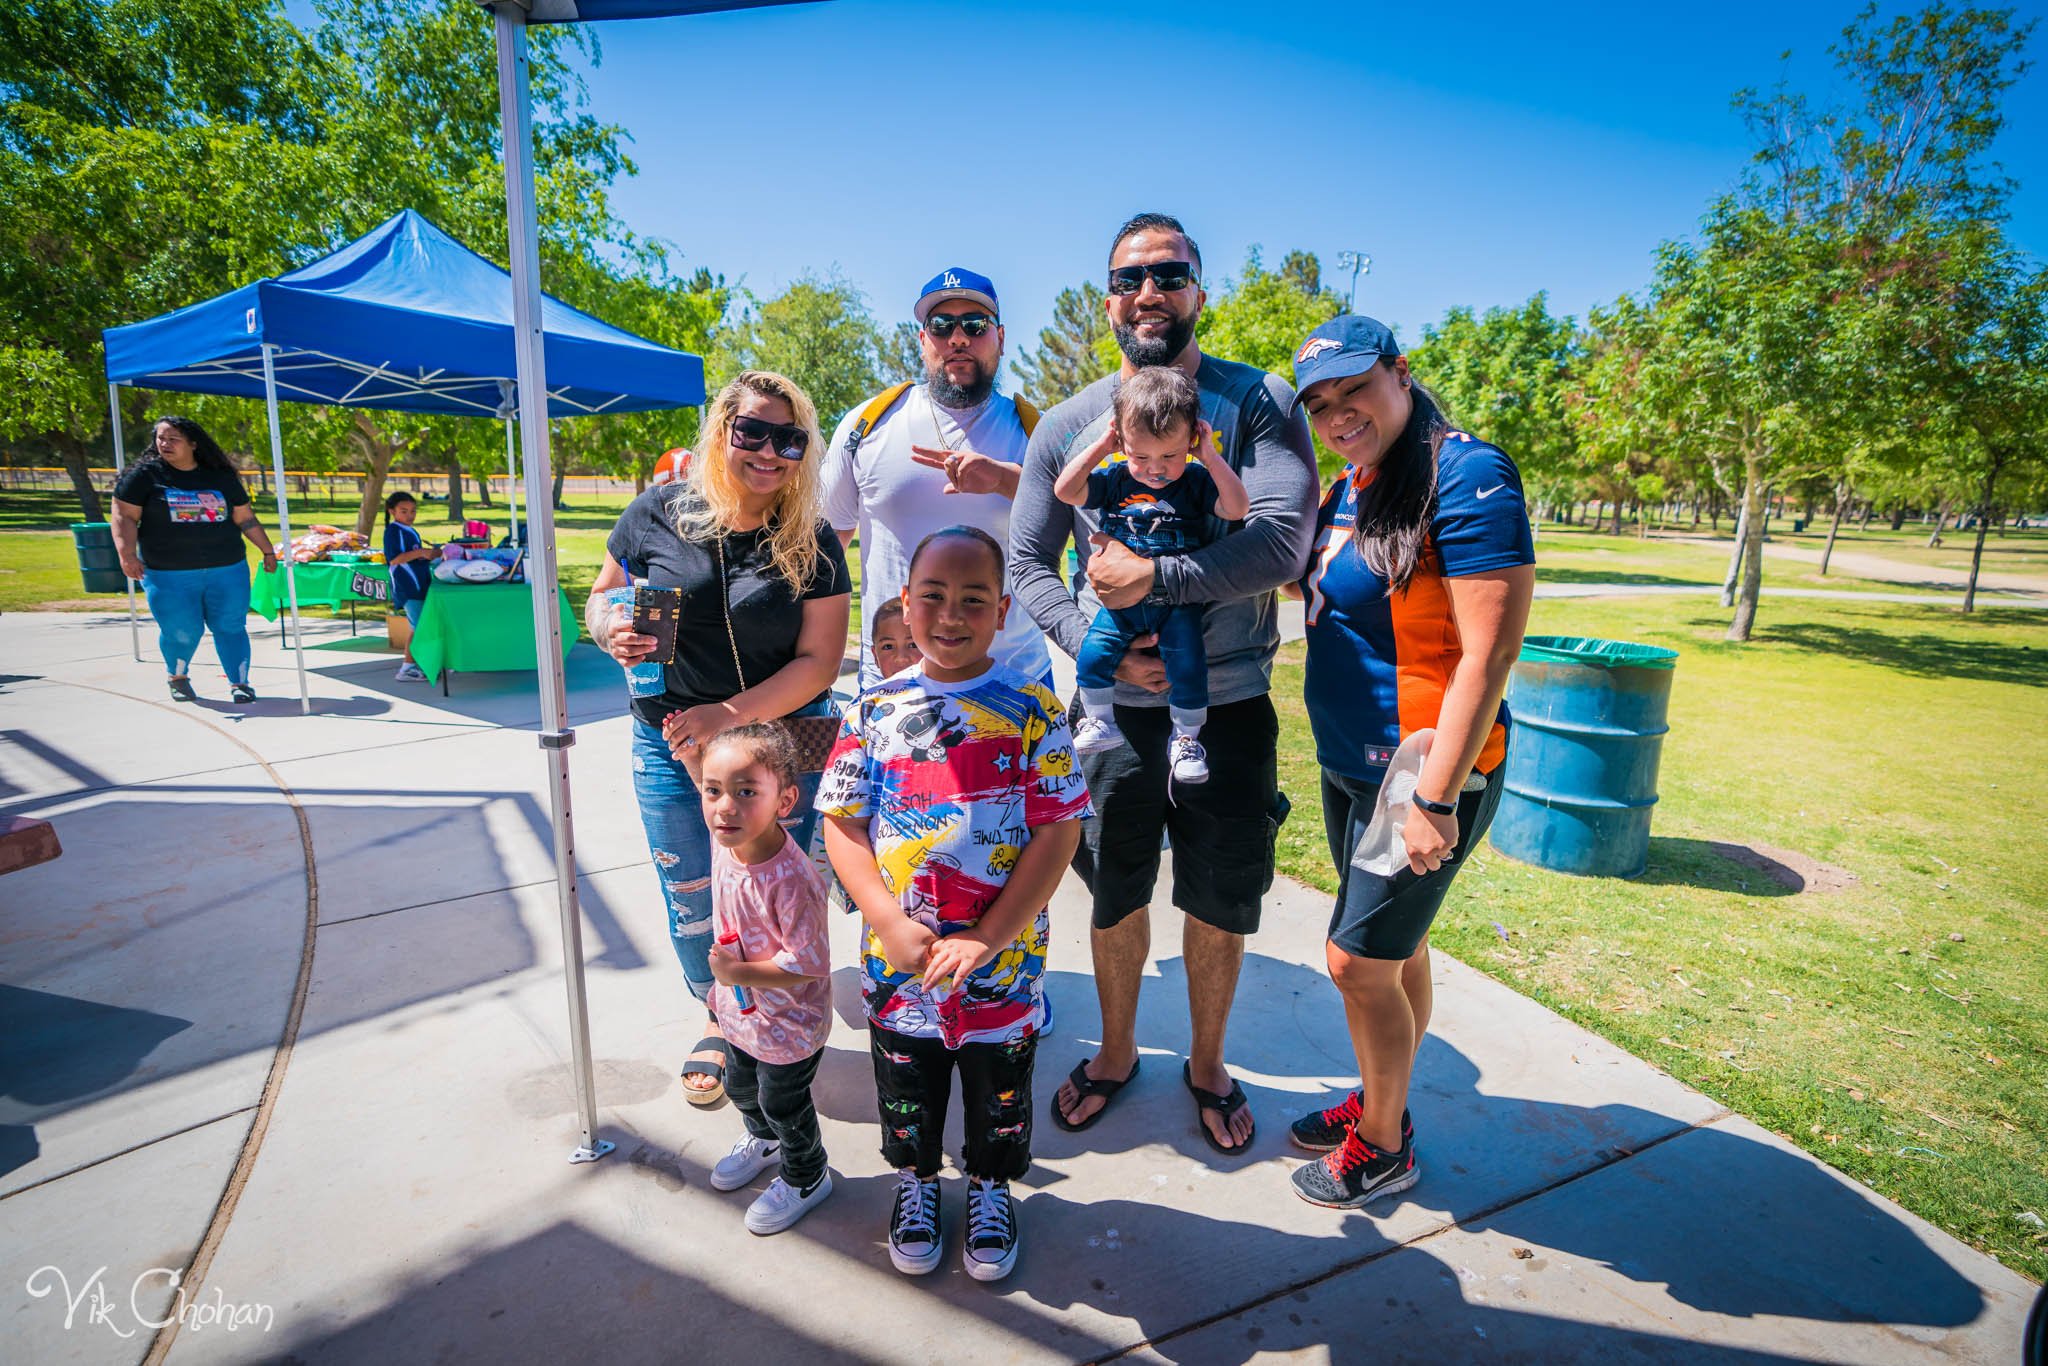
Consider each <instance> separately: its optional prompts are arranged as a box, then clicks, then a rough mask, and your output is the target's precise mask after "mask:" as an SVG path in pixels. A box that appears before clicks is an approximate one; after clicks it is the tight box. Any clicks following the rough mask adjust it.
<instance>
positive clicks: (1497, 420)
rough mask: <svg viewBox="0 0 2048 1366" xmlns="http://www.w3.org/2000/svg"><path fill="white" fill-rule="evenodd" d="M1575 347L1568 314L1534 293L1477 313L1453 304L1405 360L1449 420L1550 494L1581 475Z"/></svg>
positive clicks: (1574, 331)
mask: <svg viewBox="0 0 2048 1366" xmlns="http://www.w3.org/2000/svg"><path fill="white" fill-rule="evenodd" d="M1578 353H1579V342H1578V330H1577V328H1576V327H1575V326H1574V324H1573V322H1572V320H1571V319H1570V318H1558V317H1552V316H1551V313H1550V308H1549V299H1548V296H1547V295H1545V294H1543V293H1538V294H1536V295H1534V296H1532V297H1531V298H1530V299H1529V301H1528V302H1527V303H1525V304H1523V305H1522V306H1521V307H1519V308H1489V309H1487V310H1486V312H1485V313H1484V314H1481V315H1475V314H1474V313H1473V311H1472V310H1471V309H1470V308H1467V307H1462V306H1461V307H1456V308H1453V309H1451V310H1450V311H1449V312H1447V313H1446V314H1445V315H1444V317H1443V321H1441V322H1439V323H1435V324H1433V325H1429V326H1425V327H1424V328H1423V329H1422V340H1421V342H1420V343H1419V344H1417V345H1415V346H1412V347H1410V348H1409V357H1408V362H1409V364H1410V365H1412V366H1413V367H1414V368H1415V373H1416V374H1417V375H1419V376H1420V377H1421V378H1422V380H1423V382H1424V383H1425V384H1427V385H1428V386H1429V389H1430V392H1431V393H1433V394H1436V395H1437V396H1438V397H1440V398H1442V399H1443V401H1444V406H1445V408H1446V409H1447V411H1448V412H1449V413H1450V415H1451V417H1452V420H1453V421H1455V422H1457V423H1458V424H1460V425H1461V426H1465V427H1468V428H1470V429H1471V430H1472V431H1473V432H1475V433H1477V434H1478V435H1479V436H1480V437H1481V438H1482V439H1484V440H1487V441H1491V442H1494V443H1495V444H1497V445H1499V446H1500V447H1501V449H1503V450H1505V451H1507V452H1508V453H1509V454H1510V455H1512V456H1513V457H1514V458H1515V463H1516V465H1517V466H1519V467H1520V469H1521V470H1522V473H1523V476H1524V477H1525V478H1526V479H1527V480H1528V481H1529V484H1530V486H1531V487H1532V488H1535V489H1538V490H1541V491H1543V492H1545V493H1546V494H1548V493H1551V492H1553V491H1556V490H1558V489H1559V487H1560V486H1561V485H1567V484H1569V483H1570V482H1571V481H1573V480H1574V479H1576V477H1577V476H1578V474H1579V470H1578V468H1577V461H1578V435H1579V434H1578V431H1577V429H1576V427H1575V425H1574V423H1573V420H1572V413H1571V409H1570V402H1569V400H1570V395H1571V393H1572V391H1573V388H1574V385H1575V382H1576V374H1575V367H1576V366H1577V364H1578V360H1579V354H1578Z"/></svg>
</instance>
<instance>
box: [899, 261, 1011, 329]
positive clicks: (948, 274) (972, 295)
mask: <svg viewBox="0 0 2048 1366" xmlns="http://www.w3.org/2000/svg"><path fill="white" fill-rule="evenodd" d="M948 299H971V300H973V301H974V302H975V303H978V304H980V305H981V306H982V307H984V308H986V309H987V310H988V311H989V315H990V316H991V317H995V318H1000V317H1002V310H1001V309H999V308H997V307H996V286H995V282H994V281H993V280H991V279H989V278H988V276H986V275H976V274H975V273H974V272H973V271H971V270H966V269H963V268H961V267H959V266H949V267H948V268H946V269H945V270H942V271H940V272H939V273H938V274H937V275H934V276H932V278H931V279H929V280H927V281H926V282H925V286H924V288H923V289H922V290H920V291H919V292H918V296H917V307H916V308H915V309H914V310H912V311H913V312H915V313H916V314H917V325H918V326H919V327H922V326H924V319H925V315H926V314H928V313H930V312H931V311H932V310H933V309H935V308H937V307H938V306H939V305H940V304H942V303H944V302H946V301H947V300H948Z"/></svg>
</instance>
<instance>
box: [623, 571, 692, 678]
mask: <svg viewBox="0 0 2048 1366" xmlns="http://www.w3.org/2000/svg"><path fill="white" fill-rule="evenodd" d="M682 611H683V590H682V589H680V588H649V587H648V586H647V585H645V584H638V585H635V587H634V589H633V631H634V634H636V635H643V636H652V637H654V652H653V653H652V654H650V655H648V656H647V659H648V661H649V662H652V663H657V664H666V663H668V662H669V661H670V660H672V659H674V658H675V657H676V626H677V623H678V619H679V618H680V617H681V616H682Z"/></svg>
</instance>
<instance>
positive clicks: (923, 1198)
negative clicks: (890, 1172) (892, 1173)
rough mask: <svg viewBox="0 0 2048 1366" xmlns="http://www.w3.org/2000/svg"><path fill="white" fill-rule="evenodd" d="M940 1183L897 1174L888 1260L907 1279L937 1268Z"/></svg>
mask: <svg viewBox="0 0 2048 1366" xmlns="http://www.w3.org/2000/svg"><path fill="white" fill-rule="evenodd" d="M940 1250H941V1249H940V1244H939V1181H938V1178H937V1177H933V1178H931V1179H930V1180H920V1179H919V1178H918V1175H917V1173H916V1172H913V1171H904V1172H899V1173H898V1174H897V1178H896V1208H895V1209H894V1210H892V1211H890V1214H889V1260H890V1261H891V1262H894V1263H895V1264H896V1269H897V1270H898V1271H900V1272H902V1273H903V1274H904V1275H906V1276H922V1275H924V1274H925V1273H926V1272H928V1271H930V1270H931V1269H932V1268H933V1267H935V1266H937V1265H938V1264H939V1252H940Z"/></svg>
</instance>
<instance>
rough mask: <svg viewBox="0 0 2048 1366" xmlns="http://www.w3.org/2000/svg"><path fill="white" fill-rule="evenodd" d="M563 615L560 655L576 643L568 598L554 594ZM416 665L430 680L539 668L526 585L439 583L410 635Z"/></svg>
mask: <svg viewBox="0 0 2048 1366" xmlns="http://www.w3.org/2000/svg"><path fill="white" fill-rule="evenodd" d="M555 600H556V602H557V604H558V606H559V609H560V611H561V614H562V657H563V658H564V659H567V658H568V657H569V647H570V646H572V645H574V644H575V643H576V616H575V614H574V613H573V612H571V611H570V610H569V595H568V594H566V593H564V592H563V591H562V590H561V589H559V588H557V589H556V590H555ZM412 657H413V662H414V663H416V664H418V665H419V666H420V668H421V669H422V670H424V671H425V673H426V675H427V677H428V678H438V677H439V676H440V674H441V671H442V670H443V669H454V670H459V671H461V672H463V673H482V672H486V671H489V670H492V669H532V668H537V667H539V664H540V652H539V651H538V650H537V649H535V648H534V644H533V590H532V588H530V587H529V586H528V585H526V584H523V583H437V584H435V585H434V586H433V588H432V589H431V590H430V591H429V592H428V593H427V605H426V607H425V608H424V609H423V610H422V611H421V612H420V624H419V626H418V627H417V628H416V629H415V630H414V631H413V633H412Z"/></svg>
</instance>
